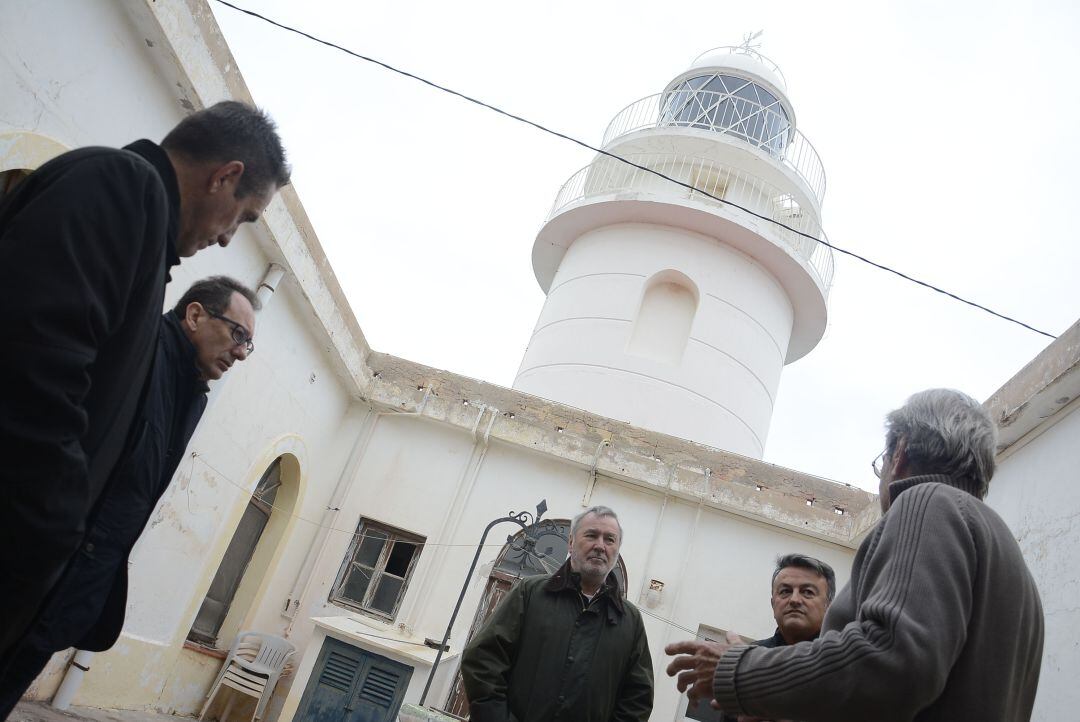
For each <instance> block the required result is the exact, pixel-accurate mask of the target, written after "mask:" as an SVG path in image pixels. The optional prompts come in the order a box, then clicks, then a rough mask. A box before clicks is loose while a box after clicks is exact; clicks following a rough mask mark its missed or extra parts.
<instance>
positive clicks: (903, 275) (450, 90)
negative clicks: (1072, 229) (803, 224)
mask: <svg viewBox="0 0 1080 722" xmlns="http://www.w3.org/2000/svg"><path fill="white" fill-rule="evenodd" d="M217 2H218V3H220V4H222V5H225V6H226V7H229V8H232V9H233V10H236V11H237V12H241V13H244V14H245V15H250V16H251V17H254V18H258V19H259V20H262V21H263V22H266V23H269V24H271V25H273V26H275V27H278V28H281V29H282V30H287V31H288V32H291V33H296V34H297V35H300V36H302V37H305V38H307V39H308V40H311V41H313V42H316V43H319V44H320V45H325V46H327V47H330V48H333V49H335V50H339V51H341V52H343V53H346V54H348V55H351V56H353V57H354V58H357V59H358V60H363V61H364V62H367V63H372V64H374V65H378V66H379V67H381V68H384V69H386V70H389V71H391V72H393V73H397V74H398V75H403V76H405V77H406V78H410V79H412V80H415V81H417V82H420V83H423V84H424V85H427V86H429V87H432V88H435V89H436V90H441V91H442V92H444V93H449V94H450V95H455V96H457V97H459V98H461V99H462V100H466V101H468V102H470V103H473V104H474V105H479V106H480V107H482V108H487V109H488V110H490V111H493V112H495V113H498V114H499V115H503V116H506V117H507V118H510V119H512V120H516V121H518V122H519V123H524V124H525V125H529V126H532V127H533V128H536V129H537V130H539V131H541V132H544V133H547V134H549V135H553V136H555V137H556V138H562V139H563V140H566V141H569V142H571V143H574V144H575V145H578V146H581V147H582V148H586V149H587V150H591V151H593V152H594V153H599V154H600V155H603V156H607V157H608V158H612V159H613V160H616V161H619V162H621V163H625V164H626V165H629V166H631V167H633V168H637V169H638V170H641V171H644V172H646V173H651V174H653V175H655V176H657V177H659V178H663V179H664V180H667V181H670V182H671V183H674V184H676V185H678V186H682V187H683V188H686V189H687V190H691V191H694V192H695V193H699V194H701V195H703V196H706V197H708V198H711V199H713V200H715V201H717V202H719V203H723V204H725V205H728V206H731V207H732V208H737V209H739V210H740V211H742V212H744V213H748V214H750V215H751V216H753V217H755V218H758V219H760V220H763V221H765V222H767V223H772V224H774V225H777V226H779V227H780V228H783V229H785V230H788V231H790V232H792V233H795V234H797V235H799V236H802V237H804V238H808V239H810V240H811V241H814V242H815V243H820V244H822V245H824V246H826V247H828V248H831V249H832V250H834V251H836V252H837V253H842V254H844V255H845V256H850V257H851V258H854V259H856V260H859V261H862V262H863V263H865V264H867V265H870V266H873V267H874V268H877V269H880V270H882V271H886V272H888V273H891V274H893V275H896V276H899V277H900V278H903V279H904V280H906V281H910V282H912V283H914V284H917V285H919V286H922V287H923V288H928V289H930V290H931V291H936V292H938V293H940V294H942V295H944V296H948V297H949V298H951V299H953V300H956V301H959V302H961V303H964V304H967V305H968V306H972V307H974V308H977V309H979V310H980V311H985V312H986V313H989V314H990V315H992V316H997V317H998V318H1000V319H1003V320H1005V321H1009V322H1010V323H1014V324H1016V325H1018V326H1022V327H1024V328H1026V329H1028V330H1029V331H1034V332H1035V333H1038V334H1041V335H1043V336H1046V337H1047V338H1050V339H1056V338H1057V336H1055V335H1053V334H1052V333H1047V332H1046V331H1041V330H1039V329H1037V328H1035V327H1034V326H1031V325H1029V324H1026V323H1024V322H1023V321H1020V320H1017V319H1015V318H1012V317H1011V316H1006V315H1005V314H1003V313H998V312H997V311H994V310H993V309H990V308H987V307H986V306H983V305H982V304H979V303H976V302H974V301H969V300H968V299H966V298H962V297H961V296H958V295H956V294H955V293H952V292H951V291H946V290H945V289H943V288H940V287H938V286H935V285H934V284H932V283H928V282H926V281H920V280H919V279H917V278H914V277H912V276H909V275H908V274H906V273H903V272H902V271H898V270H896V269H895V268H891V267H889V266H886V265H884V264H881V263H877V262H876V261H871V260H870V259H869V258H867V257H866V256H863V255H861V254H858V253H855V252H854V251H849V250H847V249H845V248H841V247H839V246H836V245H833V244H832V243H830V242H829V241H824V240H822V239H820V238H815V237H814V236H812V235H811V234H809V233H806V232H804V231H800V230H798V229H797V228H792V227H791V226H789V225H787V224H785V223H783V222H782V221H779V220H776V219H775V218H771V217H769V216H766V215H763V214H761V213H757V212H755V211H752V210H750V209H749V208H745V207H743V206H741V205H739V204H738V203H734V202H732V201H730V200H726V199H724V198H720V197H718V196H715V195H713V194H712V193H709V192H707V191H703V190H701V189H700V188H697V187H695V186H693V185H691V184H690V183H686V182H684V181H681V180H678V179H676V178H672V177H671V176H669V175H666V174H664V173H661V172H660V171H658V170H654V169H652V168H649V167H647V166H644V165H641V164H640V163H635V162H634V161H632V160H629V159H628V158H624V157H623V156H620V155H618V154H616V153H611V152H609V151H606V150H604V149H603V148H598V147H596V146H594V145H591V144H589V143H586V142H585V141H583V140H578V139H577V138H574V137H573V136H569V135H566V134H565V133H561V132H559V131H557V130H552V129H551V128H548V127H547V126H544V125H541V124H540V123H537V122H535V121H532V120H529V119H528V118H524V117H522V116H520V115H515V114H514V113H511V112H509V111H507V110H503V109H502V108H499V107H498V106H495V105H491V104H490V103H486V102H484V101H482V100H480V99H478V98H474V97H472V96H471V95H466V94H465V93H462V92H460V91H457V90H454V89H453V88H448V87H446V86H445V85H440V84H438V83H436V82H434V81H432V80H428V79H426V78H422V77H420V76H419V75H416V74H414V73H410V72H408V71H407V70H402V69H400V68H397V67H394V66H393V65H390V64H389V63H384V62H383V61H381V60H378V59H376V58H373V57H370V56H368V55H363V54H362V53H358V52H356V51H354V50H350V49H349V48H346V47H343V46H341V45H338V44H336V43H332V42H330V41H329V40H324V39H322V38H320V37H317V36H315V35H311V34H310V33H306V32H304V31H303V30H300V29H298V28H294V27H292V26H290V25H285V24H284V23H280V22H278V21H276V20H273V19H271V18H268V17H266V16H265V15H260V14H259V13H257V12H255V11H253V10H248V9H246V8H242V7H239V6H237V5H234V4H232V3H231V2H228V1H227V0H217Z"/></svg>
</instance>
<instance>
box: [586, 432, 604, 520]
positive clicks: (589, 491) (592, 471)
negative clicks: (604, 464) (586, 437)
mask: <svg viewBox="0 0 1080 722" xmlns="http://www.w3.org/2000/svg"><path fill="white" fill-rule="evenodd" d="M605 446H611V441H610V440H609V439H604V440H603V441H601V442H600V443H599V444H597V445H596V451H595V452H593V460H592V466H591V467H590V468H589V483H588V484H586V485H585V494H584V495H583V496H582V497H581V506H582V507H587V506H589V504H590V503H591V502H592V495H593V489H595V488H596V467H597V466H599V464H600V452H601V451H603V449H604V447H605Z"/></svg>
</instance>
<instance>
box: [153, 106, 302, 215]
mask: <svg viewBox="0 0 1080 722" xmlns="http://www.w3.org/2000/svg"><path fill="white" fill-rule="evenodd" d="M161 147H162V148H164V149H165V150H167V151H170V152H172V153H177V154H179V155H181V156H183V157H184V158H186V159H188V160H192V161H196V162H217V163H228V162H229V161H231V160H238V161H240V162H241V163H243V164H244V174H243V175H242V176H241V177H240V184H239V185H238V186H237V189H236V197H237V198H243V197H245V196H248V195H251V194H252V193H257V192H262V191H263V190H265V189H267V188H268V187H269V186H270V184H271V183H273V184H274V188H275V189H277V188H281V187H282V186H285V185H288V184H289V173H290V172H291V171H290V169H289V165H288V163H286V161H285V148H284V147H283V146H282V144H281V138H279V137H278V133H277V125H276V124H275V123H274V121H273V120H271V118H270V116H268V115H267V114H266V113H264V112H263V111H261V110H259V109H258V108H253V107H251V106H250V105H247V104H246V103H241V102H238V101H235V100H224V101H222V102H220V103H216V104H214V105H211V106H210V107H209V108H204V109H203V110H200V111H197V112H195V113H192V114H191V115H189V116H188V117H186V118H184V119H183V120H182V121H180V123H179V125H177V126H176V127H175V128H173V129H172V130H171V131H169V134H168V135H166V136H165V139H164V140H162V141H161Z"/></svg>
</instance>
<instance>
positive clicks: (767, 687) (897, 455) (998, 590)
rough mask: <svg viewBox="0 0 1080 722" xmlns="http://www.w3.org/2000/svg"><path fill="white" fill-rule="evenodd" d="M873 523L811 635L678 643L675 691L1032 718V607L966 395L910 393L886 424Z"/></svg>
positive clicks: (1038, 635) (863, 714)
mask: <svg viewBox="0 0 1080 722" xmlns="http://www.w3.org/2000/svg"><path fill="white" fill-rule="evenodd" d="M887 427H888V432H887V435H886V445H885V451H884V452H883V453H882V454H881V456H880V457H879V459H878V460H875V463H874V471H875V473H877V474H878V477H879V478H880V479H881V485H880V499H881V507H882V511H883V512H885V513H884V516H883V517H882V519H881V521H880V522H879V523H878V525H877V526H876V527H875V528H874V530H873V531H872V532H871V533H870V534H869V536H867V538H866V540H865V541H864V542H863V543H862V545H861V546H860V547H859V551H858V553H857V554H856V555H855V560H854V562H853V564H852V570H851V581H850V582H849V583H848V585H847V586H846V587H845V588H844V589H842V590H841V591H840V592H839V593H838V594H837V597H836V599H835V600H834V601H833V603H832V605H831V606H830V607H829V611H828V613H827V614H826V616H825V623H824V626H823V627H822V632H821V636H820V637H819V638H818V639H816V640H814V641H810V642H801V643H799V644H795V645H790V646H787V647H780V648H777V649H763V648H760V647H749V646H746V645H743V644H741V643H737V638H735V637H729V643H728V644H722V643H715V642H696V641H691V642H678V643H675V644H671V645H668V647H667V652H668V654H673V655H679V656H677V657H676V658H675V659H674V660H673V661H672V663H671V665H670V666H669V667H668V674H669V675H671V676H675V675H678V687H679V690H680V691H684V690H688V693H689V695H690V696H691V697H703V698H706V699H708V698H710V697H711V698H713V706H714V707H716V708H719V709H723V710H724V711H725V712H727V713H729V714H735V715H743V716H750V717H756V718H763V719H796V720H803V721H805V722H815V721H817V720H821V721H823V722H824V721H825V720H828V721H829V722H843V721H845V720H850V721H851V722H866V721H867V720H874V721H875V722H889V721H891V720H897V721H901V720H919V721H920V722H930V721H939V720H940V721H945V720H948V721H950V722H954V721H955V720H979V721H980V722H1019V721H1022V720H1028V719H1030V718H1031V708H1032V705H1033V703H1034V700H1035V691H1036V688H1037V686H1038V681H1039V666H1040V663H1041V660H1042V648H1043V613H1042V606H1041V604H1040V601H1039V594H1038V591H1037V590H1036V588H1035V582H1034V580H1033V579H1032V577H1031V574H1030V572H1029V571H1028V568H1027V565H1026V564H1025V563H1024V560H1023V557H1022V556H1021V554H1020V548H1019V546H1018V545H1017V543H1016V540H1015V539H1014V538H1013V535H1012V533H1011V532H1010V531H1009V529H1008V527H1007V526H1006V525H1005V523H1004V522H1003V521H1002V520H1001V518H1000V517H999V516H998V515H997V514H996V513H995V512H994V511H993V510H992V509H990V507H988V506H986V505H985V504H984V503H983V502H982V498H983V497H984V496H985V495H986V491H987V486H988V484H989V482H990V478H991V477H992V476H993V473H994V448H995V436H996V434H995V429H994V424H993V422H992V421H991V420H990V417H989V415H988V414H987V413H986V411H985V410H984V409H983V408H982V406H980V405H979V404H978V402H976V401H975V400H974V399H972V398H970V397H968V396H966V395H964V394H962V393H959V392H957V391H950V390H945V389H933V390H930V391H923V392H921V393H918V394H915V395H914V396H912V397H911V398H910V399H908V402H907V403H906V404H905V405H904V407H903V408H901V409H898V410H896V411H893V412H892V413H890V414H889V415H888V418H887Z"/></svg>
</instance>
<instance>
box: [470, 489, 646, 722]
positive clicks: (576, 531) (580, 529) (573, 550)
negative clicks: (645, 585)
mask: <svg viewBox="0 0 1080 722" xmlns="http://www.w3.org/2000/svg"><path fill="white" fill-rule="evenodd" d="M622 539H623V533H622V526H621V525H620V524H619V519H618V517H617V516H616V515H615V512H614V511H612V510H611V509H609V508H608V507H606V506H594V507H591V508H589V509H586V510H585V511H584V512H582V513H581V514H579V515H578V516H577V517H575V518H574V520H573V521H572V522H571V524H570V558H569V559H568V560H567V561H566V563H565V564H563V565H562V567H560V568H559V570H558V571H556V572H555V573H554V574H552V575H551V576H536V577H530V578H527V579H523V580H521V581H520V582H518V583H517V585H516V586H515V587H514V588H513V589H511V590H510V592H509V593H508V594H507V595H506V598H505V599H503V601H502V602H501V603H500V604H499V606H498V608H496V609H495V612H494V613H493V614H492V615H491V619H489V620H488V622H487V624H486V625H485V626H484V627H483V628H482V629H481V630H480V631H479V632H478V633H477V634H476V636H475V637H473V639H472V641H471V642H469V645H468V646H467V647H466V648H465V651H464V653H463V654H462V656H461V676H462V680H463V682H464V684H465V694H466V696H467V697H468V698H469V714H470V719H471V720H472V722H511V721H515V722H550V721H553V720H565V721H566V722H608V721H609V720H610V721H612V722H632V721H636V722H645V720H647V719H648V718H649V714H650V712H652V702H653V674H652V657H651V656H650V654H649V641H648V639H646V637H645V626H644V624H643V623H642V621H641V613H640V612H639V611H638V610H637V608H636V607H634V606H633V605H632V604H630V603H629V602H627V601H626V600H625V599H623V593H622V590H621V589H620V588H619V583H618V580H617V579H616V577H615V575H614V574H612V573H611V570H612V569H613V568H614V567H615V563H616V561H617V560H618V558H619V547H620V546H621V545H622Z"/></svg>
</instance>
